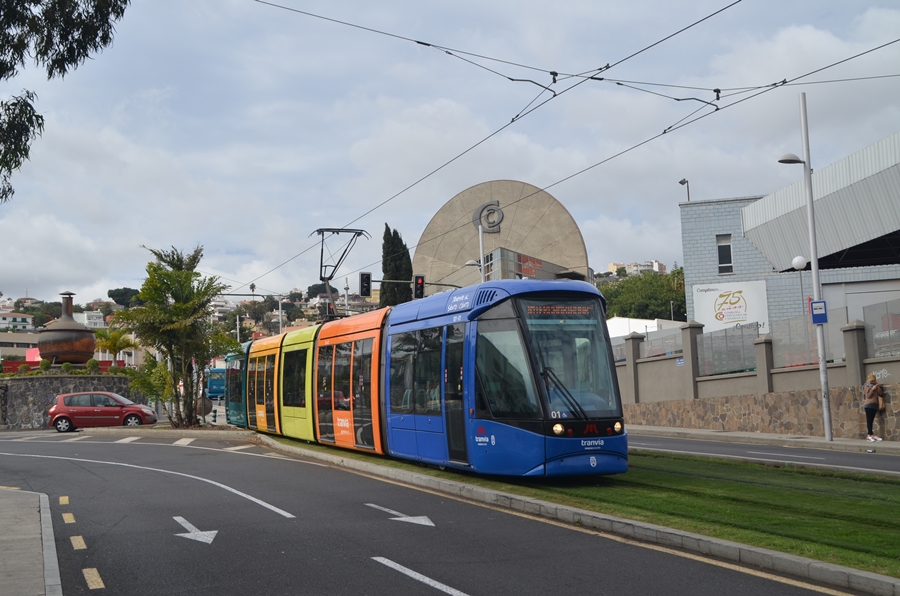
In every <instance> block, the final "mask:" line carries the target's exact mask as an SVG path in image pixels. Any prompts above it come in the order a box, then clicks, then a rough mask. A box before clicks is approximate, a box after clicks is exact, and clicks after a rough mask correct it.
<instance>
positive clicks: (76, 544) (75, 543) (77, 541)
mask: <svg viewBox="0 0 900 596" xmlns="http://www.w3.org/2000/svg"><path fill="white" fill-rule="evenodd" d="M69 540H71V541H72V549H73V550H84V549H86V548H87V544H85V543H84V538H82V537H81V536H72V537H71V538H69Z"/></svg>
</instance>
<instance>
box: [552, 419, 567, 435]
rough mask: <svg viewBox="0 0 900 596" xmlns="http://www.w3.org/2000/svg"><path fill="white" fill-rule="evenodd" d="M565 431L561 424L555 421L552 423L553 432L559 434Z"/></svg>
mask: <svg viewBox="0 0 900 596" xmlns="http://www.w3.org/2000/svg"><path fill="white" fill-rule="evenodd" d="M565 431H566V428H565V427H564V426H563V425H562V424H560V423H558V422H557V423H556V424H554V425H553V434H555V435H561V434H563V433H564V432H565Z"/></svg>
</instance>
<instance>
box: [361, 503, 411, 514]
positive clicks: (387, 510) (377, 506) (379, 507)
mask: <svg viewBox="0 0 900 596" xmlns="http://www.w3.org/2000/svg"><path fill="white" fill-rule="evenodd" d="M364 505H365V506H366V507H372V508H373V509H378V510H379V511H384V512H385V513H390V514H391V515H395V516H397V517H406V516H405V515H404V514H402V513H400V512H399V511H394V510H393V509H388V508H387V507H382V506H381V505H376V504H375V503H364Z"/></svg>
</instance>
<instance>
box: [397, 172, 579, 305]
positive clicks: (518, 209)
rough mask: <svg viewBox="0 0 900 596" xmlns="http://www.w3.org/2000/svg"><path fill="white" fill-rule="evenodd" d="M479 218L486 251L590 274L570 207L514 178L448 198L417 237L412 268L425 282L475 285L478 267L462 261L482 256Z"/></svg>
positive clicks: (467, 190) (478, 277) (431, 288)
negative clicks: (421, 275)
mask: <svg viewBox="0 0 900 596" xmlns="http://www.w3.org/2000/svg"><path fill="white" fill-rule="evenodd" d="M479 222H480V223H481V225H482V226H483V227H484V253H485V254H490V253H491V252H493V251H494V250H497V249H499V248H505V249H507V250H510V251H513V252H515V253H519V254H522V255H528V256H530V257H533V258H534V259H540V260H543V261H547V262H548V263H553V264H554V265H558V266H560V267H562V268H563V269H565V270H567V271H569V272H573V273H575V274H577V275H580V276H584V279H588V278H589V268H588V258H587V249H586V248H585V245H584V238H583V237H582V236H581V230H579V229H578V224H576V223H575V220H574V219H573V218H572V215H571V214H570V213H569V211H568V210H567V209H566V208H565V207H563V205H562V203H560V202H559V201H557V200H556V199H555V198H554V197H553V196H551V195H550V194H549V193H547V192H544V191H542V190H541V189H539V188H537V187H536V186H532V185H531V184H527V183H525V182H518V181H515V180H494V181H491V182H483V183H481V184H477V185H475V186H472V187H470V188H467V189H466V190H464V191H462V192H461V193H459V194H458V195H456V196H455V197H453V198H452V199H450V200H449V201H447V203H445V204H444V206H443V207H441V208H440V209H439V210H438V212H437V213H436V214H435V215H434V217H432V218H431V221H430V222H429V223H428V225H427V226H426V227H425V231H424V232H423V233H422V236H421V238H420V239H419V242H418V244H417V246H416V252H415V256H414V257H413V271H414V272H415V273H417V274H423V275H425V279H426V280H427V281H428V282H444V283H452V284H455V285H459V286H465V285H469V284H473V283H477V282H478V281H479V280H480V276H479V272H478V268H477V267H471V266H469V267H467V266H466V262H467V261H469V260H477V259H478V258H479V256H480V252H479V245H478V224H479ZM435 291H440V290H439V289H433V287H429V288H428V289H427V293H429V294H431V293H434V292H435Z"/></svg>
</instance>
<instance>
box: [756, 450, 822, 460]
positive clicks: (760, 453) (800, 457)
mask: <svg viewBox="0 0 900 596" xmlns="http://www.w3.org/2000/svg"><path fill="white" fill-rule="evenodd" d="M747 453H752V454H754V455H774V456H775V457H787V456H786V455H782V454H780V453H766V452H765V451H748V452H747ZM790 457H792V458H797V459H825V458H824V457H810V456H808V455H794V454H793V453H792V454H791V455H790Z"/></svg>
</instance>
